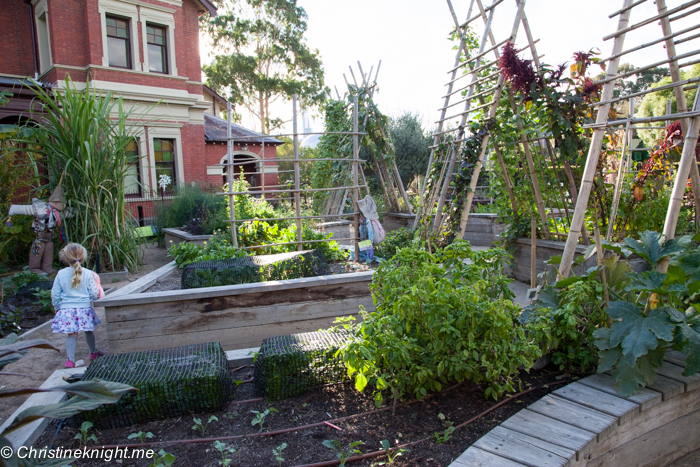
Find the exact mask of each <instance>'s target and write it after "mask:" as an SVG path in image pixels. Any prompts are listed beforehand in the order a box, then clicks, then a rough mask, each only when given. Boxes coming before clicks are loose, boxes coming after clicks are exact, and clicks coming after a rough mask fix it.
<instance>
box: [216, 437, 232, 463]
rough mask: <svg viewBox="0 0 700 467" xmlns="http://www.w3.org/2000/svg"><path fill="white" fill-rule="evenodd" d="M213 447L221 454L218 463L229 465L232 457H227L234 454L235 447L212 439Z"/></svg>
mask: <svg viewBox="0 0 700 467" xmlns="http://www.w3.org/2000/svg"><path fill="white" fill-rule="evenodd" d="M214 447H215V448H216V450H217V451H219V453H220V454H221V460H220V461H219V465H222V466H223V467H229V466H230V465H231V462H233V459H229V457H228V456H230V455H235V454H236V449H235V448H234V447H233V446H227V445H226V443H222V442H221V441H214Z"/></svg>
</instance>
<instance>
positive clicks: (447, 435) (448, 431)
mask: <svg viewBox="0 0 700 467" xmlns="http://www.w3.org/2000/svg"><path fill="white" fill-rule="evenodd" d="M438 418H439V419H440V421H441V422H442V424H443V425H445V431H443V432H442V433H440V432H439V431H436V432H435V442H436V443H437V444H442V443H446V442H448V441H449V440H450V439H451V438H452V434H453V433H454V432H455V427H454V426H452V425H454V422H450V421H448V420H446V419H445V414H442V413H440V414H438Z"/></svg>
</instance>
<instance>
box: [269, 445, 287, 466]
mask: <svg viewBox="0 0 700 467" xmlns="http://www.w3.org/2000/svg"><path fill="white" fill-rule="evenodd" d="M285 449H287V443H282V444H280V445H279V446H277V447H276V448H274V449H273V450H272V455H273V456H275V460H276V461H277V462H279V467H282V462H284V457H282V451H284V450H285Z"/></svg>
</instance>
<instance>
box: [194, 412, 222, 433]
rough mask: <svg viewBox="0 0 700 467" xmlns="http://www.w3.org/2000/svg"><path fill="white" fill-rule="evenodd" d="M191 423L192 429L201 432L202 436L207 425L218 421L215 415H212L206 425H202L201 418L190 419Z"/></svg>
mask: <svg viewBox="0 0 700 467" xmlns="http://www.w3.org/2000/svg"><path fill="white" fill-rule="evenodd" d="M192 421H193V422H194V425H192V429H193V430H199V431H201V432H202V436H204V432H205V431H206V429H207V427H208V426H209V424H211V422H218V421H219V419H218V418H217V417H216V415H212V416H211V417H209V420H207V424H206V425H205V424H204V423H202V419H201V418H197V417H194V418H193V419H192Z"/></svg>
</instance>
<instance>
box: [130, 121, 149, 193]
mask: <svg viewBox="0 0 700 467" xmlns="http://www.w3.org/2000/svg"><path fill="white" fill-rule="evenodd" d="M133 138H134V139H135V140H137V141H138V145H139V155H140V156H141V157H140V158H139V163H138V172H139V180H140V181H141V188H140V189H141V196H139V197H136V196H133V195H132V196H130V197H127V198H126V200H127V202H131V201H134V200H135V199H142V198H146V197H148V193H150V191H151V187H150V186H149V184H148V183H147V181H149V180H150V178H149V176H148V173H149V167H148V166H150V161H149V159H148V157H149V156H148V141H146V133H145V131H144V130H143V128H139V129H138V130H137V131H136V132H135V134H134V135H133ZM154 167H155V164H154Z"/></svg>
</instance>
